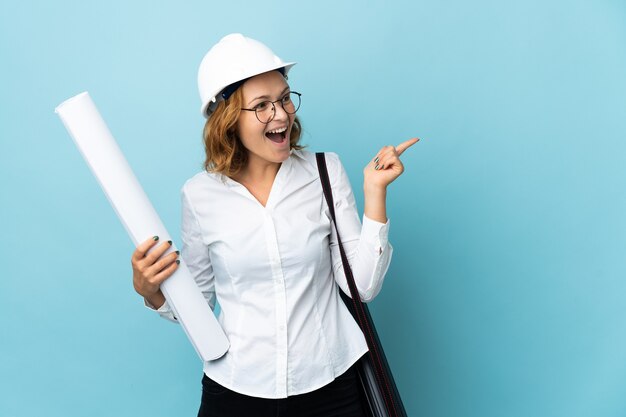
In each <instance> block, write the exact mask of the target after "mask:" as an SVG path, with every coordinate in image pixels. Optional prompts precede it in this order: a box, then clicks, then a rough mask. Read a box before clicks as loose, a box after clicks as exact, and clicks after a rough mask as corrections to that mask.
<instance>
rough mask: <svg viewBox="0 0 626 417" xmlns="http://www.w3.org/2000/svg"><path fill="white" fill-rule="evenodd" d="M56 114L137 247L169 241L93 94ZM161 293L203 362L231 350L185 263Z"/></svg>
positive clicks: (71, 101) (62, 106)
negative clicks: (153, 239)
mask: <svg viewBox="0 0 626 417" xmlns="http://www.w3.org/2000/svg"><path fill="white" fill-rule="evenodd" d="M55 111H56V113H57V114H58V115H59V117H60V118H61V120H62V121H63V124H64V125H65V128H66V129H67V130H68V131H69V133H70V135H71V136H72V139H74V142H75V143H76V146H77V147H78V149H79V151H80V153H81V154H82V155H83V157H84V158H85V161H87V164H88V165H89V167H90V168H91V170H92V172H93V174H94V175H95V176H96V179H97V180H98V182H99V183H100V186H101V187H102V190H103V191H104V193H105V194H106V196H107V198H108V199H109V201H110V202H111V205H112V206H113V209H114V210H115V212H116V213H117V215H118V217H119V218H120V220H121V222H122V224H123V225H124V227H125V228H126V231H127V232H128V234H129V235H130V237H131V239H132V240H133V243H134V244H135V246H136V245H138V244H139V243H140V242H143V241H145V240H146V239H148V238H150V237H151V236H154V235H157V236H159V237H160V238H161V240H163V241H165V240H171V239H170V235H169V233H168V232H167V230H166V229H165V226H163V222H161V219H160V218H159V216H158V214H157V213H156V211H155V210H154V207H153V206H152V204H151V203H150V200H149V199H148V196H147V195H146V193H145V192H144V190H143V188H141V185H140V184H139V181H138V180H137V177H135V174H134V173H133V171H132V169H131V168H130V165H129V164H128V162H127V161H126V158H124V155H123V154H122V151H121V150H120V148H119V147H118V145H117V143H116V142H115V139H114V138H113V135H111V132H110V131H109V129H108V127H107V125H106V124H105V123H104V120H103V119H102V116H101V115H100V113H99V112H98V109H97V108H96V105H95V104H94V102H93V101H92V100H91V97H90V96H89V93H88V92H84V93H80V94H78V95H77V96H74V97H72V98H70V99H68V100H66V101H64V102H63V103H61V104H60V105H59V106H58V107H57V108H56V110H55ZM171 250H175V248H174V247H172V249H171ZM161 290H162V291H163V294H164V295H165V298H166V299H167V301H168V303H169V305H170V306H171V307H172V310H173V311H174V313H175V315H176V317H177V319H178V321H179V323H180V324H181V326H182V327H183V329H184V330H185V333H186V334H187V337H188V338H189V340H190V341H191V344H192V345H193V347H194V348H195V349H196V352H198V355H199V356H200V358H202V360H203V361H209V360H213V359H217V358H219V357H221V356H222V355H223V354H224V353H225V352H226V351H227V350H228V347H229V343H228V339H227V338H226V335H225V334H224V331H223V330H222V328H221V326H220V325H219V323H218V322H217V319H216V318H215V315H214V314H213V311H211V308H210V307H209V305H208V303H207V302H206V300H205V299H204V296H203V295H202V293H201V292H200V288H198V286H197V284H196V282H195V281H194V279H193V278H192V277H191V274H190V272H189V270H188V269H187V265H186V264H185V262H184V261H183V260H182V259H181V262H180V265H179V267H178V269H177V270H176V272H174V274H173V275H172V276H171V277H170V278H168V279H167V280H165V281H164V282H163V284H161Z"/></svg>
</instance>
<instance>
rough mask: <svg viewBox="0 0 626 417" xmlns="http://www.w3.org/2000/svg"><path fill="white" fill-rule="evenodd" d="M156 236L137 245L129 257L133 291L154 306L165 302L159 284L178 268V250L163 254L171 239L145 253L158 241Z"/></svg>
mask: <svg viewBox="0 0 626 417" xmlns="http://www.w3.org/2000/svg"><path fill="white" fill-rule="evenodd" d="M158 240H159V238H158V236H155V237H153V238H150V239H148V240H146V241H145V242H143V243H141V244H140V245H139V246H137V249H136V250H135V252H133V256H132V258H131V264H132V266H133V286H134V287H135V291H137V293H138V294H139V295H141V296H143V298H145V300H146V301H147V302H148V303H150V304H151V305H152V306H154V308H156V309H158V308H160V307H161V306H162V305H163V303H165V296H164V295H163V292H161V289H160V286H161V283H162V282H163V281H165V280H166V279H167V278H169V277H170V275H172V274H173V273H174V271H176V269H177V268H178V264H179V263H180V261H179V260H178V255H179V254H180V253H179V252H178V251H175V252H171V253H168V254H167V255H165V256H163V254H164V253H165V252H166V251H167V250H168V249H169V248H170V247H171V246H172V241H171V240H170V241H167V242H163V243H162V244H160V245H158V246H157V247H155V248H154V250H152V251H151V252H150V253H147V252H148V251H149V250H150V249H151V248H152V247H153V246H155V245H156V244H157V242H158Z"/></svg>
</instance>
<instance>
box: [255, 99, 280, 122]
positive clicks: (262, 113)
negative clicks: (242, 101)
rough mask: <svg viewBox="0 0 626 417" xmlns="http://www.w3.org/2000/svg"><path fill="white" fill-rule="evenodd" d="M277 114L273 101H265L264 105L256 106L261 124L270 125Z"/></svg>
mask: <svg viewBox="0 0 626 417" xmlns="http://www.w3.org/2000/svg"><path fill="white" fill-rule="evenodd" d="M275 112H276V110H275V108H274V103H272V102H271V101H264V102H262V103H259V105H258V106H256V109H255V113H256V117H257V119H259V122H261V123H269V122H270V121H272V119H273V118H274V113H275Z"/></svg>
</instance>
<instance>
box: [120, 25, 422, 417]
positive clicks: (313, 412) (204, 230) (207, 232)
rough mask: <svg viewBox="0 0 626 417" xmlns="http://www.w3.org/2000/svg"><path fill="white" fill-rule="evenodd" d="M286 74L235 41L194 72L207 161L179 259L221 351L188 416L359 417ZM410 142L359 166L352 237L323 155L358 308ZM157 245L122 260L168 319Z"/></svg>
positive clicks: (189, 203) (346, 329) (345, 189)
mask: <svg viewBox="0 0 626 417" xmlns="http://www.w3.org/2000/svg"><path fill="white" fill-rule="evenodd" d="M293 65H294V63H285V62H283V61H282V60H281V59H280V58H278V57H277V56H276V55H274V53H273V52H272V51H271V50H270V49H269V48H267V46H265V45H263V44H262V43H260V42H258V41H255V40H253V39H250V38H246V37H244V36H242V35H240V34H231V35H228V36H226V37H225V38H223V39H222V40H220V42H218V43H217V44H216V45H215V46H214V47H213V48H211V50H210V51H209V52H208V53H207V55H206V56H205V58H204V59H203V61H202V63H201V65H200V70H199V75H198V81H199V86H200V95H201V98H202V102H203V103H202V114H203V115H204V116H205V117H206V118H207V122H206V125H205V128H204V141H205V150H206V162H205V171H203V172H201V173H199V174H197V175H195V176H194V177H192V178H191V179H190V180H188V181H187V182H186V183H185V185H184V187H183V190H182V211H183V221H182V241H183V247H182V252H183V253H182V256H183V257H184V259H185V262H186V264H187V266H188V268H189V270H190V272H191V274H192V276H193V277H194V279H195V280H196V282H197V283H198V285H199V287H200V289H201V290H202V292H203V294H204V296H205V298H206V299H207V302H208V303H209V304H210V305H211V308H213V307H214V305H215V301H216V299H217V300H218V301H219V304H220V307H221V311H220V315H219V317H218V320H219V322H220V324H221V325H222V327H223V329H224V331H225V333H226V335H227V337H228V339H229V341H230V349H229V351H228V352H227V353H226V354H225V355H224V356H223V357H221V358H219V359H217V360H214V361H209V362H205V363H204V377H203V380H202V384H203V393H202V404H201V407H200V411H199V414H198V415H199V416H266V415H267V416H275V415H281V416H325V417H328V416H335V415H336V416H339V415H341V416H360V415H363V411H362V410H361V406H360V400H359V392H358V390H357V382H356V375H355V370H354V369H353V365H354V363H355V362H356V361H357V360H358V359H359V358H360V357H361V356H362V355H363V354H365V353H366V352H367V345H366V342H365V339H364V337H363V334H362V333H361V331H360V329H359V328H358V326H357V324H356V323H355V322H354V319H353V318H352V316H351V315H350V313H349V312H348V310H347V309H346V307H345V305H344V304H343V302H342V300H341V298H340V295H339V291H340V290H343V291H344V292H346V293H347V294H349V290H348V288H347V283H346V279H345V275H344V273H343V268H342V264H341V258H340V255H339V249H338V246H337V237H336V234H335V232H334V230H332V229H331V223H330V214H329V211H328V208H327V206H326V202H325V201H324V198H323V194H322V187H321V184H320V182H319V175H318V172H317V167H316V163H315V156H314V154H312V153H310V152H307V151H304V150H303V149H302V147H301V146H300V145H298V141H299V138H300V133H301V126H300V122H299V120H298V118H297V117H296V116H295V113H296V111H297V110H298V108H299V105H300V94H299V93H297V92H294V91H291V90H290V87H289V85H288V83H287V79H286V76H287V73H288V71H289V70H290V69H291V67H292V66H293ZM415 142H417V139H412V140H410V141H407V142H405V143H403V144H401V145H399V146H398V147H393V146H387V147H384V148H382V149H381V150H380V151H379V152H378V153H377V154H376V155H375V157H374V158H373V159H372V161H370V163H369V164H368V165H367V167H366V168H365V170H364V193H365V211H364V216H363V225H362V226H361V223H360V221H359V216H358V213H357V211H356V205H355V201H354V197H353V194H352V190H351V188H350V184H349V181H348V178H347V175H346V173H345V171H344V170H343V167H342V165H341V163H340V162H339V159H338V157H337V156H336V155H335V154H332V153H331V154H327V164H328V170H329V175H330V180H331V186H332V190H333V195H334V199H335V211H336V215H337V222H338V227H339V229H340V230H341V234H342V241H343V244H344V246H345V248H346V251H347V252H348V254H349V258H350V261H351V265H352V268H353V270H354V276H355V279H356V280H357V286H358V289H359V293H360V295H361V298H362V299H363V300H364V301H369V300H371V299H372V298H374V297H375V296H376V294H377V293H378V292H379V291H380V288H381V285H382V282H383V278H384V275H385V272H386V270H387V268H388V266H389V261H390V258H391V251H392V248H391V246H390V245H389V243H388V242H387V234H388V220H387V215H386V210H385V198H386V188H387V186H388V185H389V184H390V183H391V182H392V181H393V180H394V179H395V178H397V177H398V176H399V175H400V174H401V173H402V171H403V166H402V163H401V162H400V160H399V158H398V156H399V155H400V154H401V153H402V152H403V151H404V150H405V149H406V148H408V147H409V146H411V145H413V144H414V143H415ZM157 240H158V238H156V237H155V239H149V240H147V241H146V242H143V243H142V244H141V245H139V246H138V247H137V250H136V251H135V252H134V253H133V256H132V265H133V281H134V285H135V290H136V291H137V292H138V293H139V294H140V295H142V296H143V297H144V299H145V301H146V303H147V305H148V306H149V307H150V308H153V309H155V310H157V311H158V312H159V314H161V315H162V316H163V317H165V318H168V319H170V320H175V319H176V318H175V317H174V315H173V313H172V311H171V309H170V308H169V306H168V304H167V302H166V300H165V297H164V296H163V293H162V292H161V290H160V289H159V285H160V284H161V283H162V282H163V281H164V280H165V279H167V278H168V277H169V276H170V275H171V274H172V273H173V272H174V271H175V270H176V268H177V266H178V263H179V261H178V260H177V256H178V254H177V253H175V252H173V253H170V254H167V255H164V254H165V252H166V251H167V249H169V247H170V245H171V242H166V243H163V244H160V245H157ZM151 248H153V250H151V251H150V252H149V253H148V251H149V250H150V249H151ZM337 284H338V285H339V287H340V288H341V289H339V288H338V286H337Z"/></svg>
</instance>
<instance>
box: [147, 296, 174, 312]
mask: <svg viewBox="0 0 626 417" xmlns="http://www.w3.org/2000/svg"><path fill="white" fill-rule="evenodd" d="M143 304H144V305H145V306H146V308H148V309H150V310H152V311H156V312H157V313H161V314H166V313H170V312H171V311H172V309H171V308H170V305H169V304H168V303H167V300H165V302H164V303H163V305H162V306H161V307H159V309H156V308H154V306H153V305H152V304H150V303H149V302H148V300H146V299H145V298H144V299H143Z"/></svg>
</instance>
